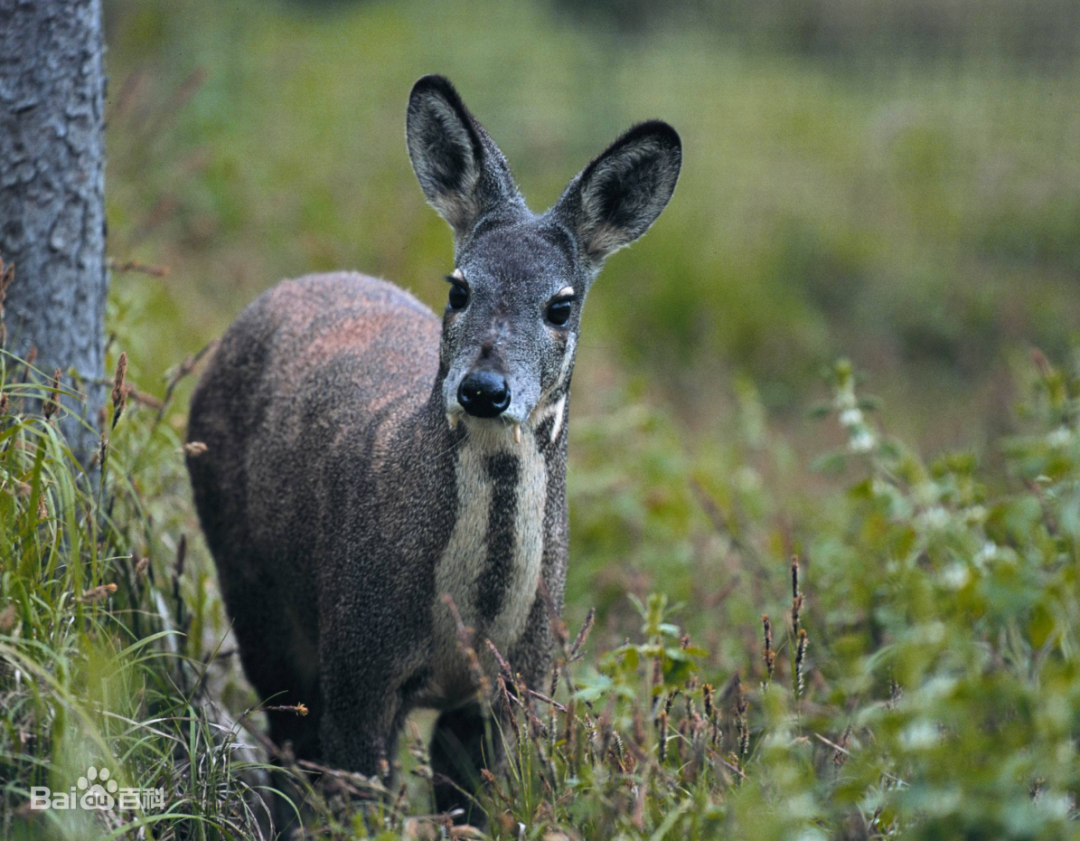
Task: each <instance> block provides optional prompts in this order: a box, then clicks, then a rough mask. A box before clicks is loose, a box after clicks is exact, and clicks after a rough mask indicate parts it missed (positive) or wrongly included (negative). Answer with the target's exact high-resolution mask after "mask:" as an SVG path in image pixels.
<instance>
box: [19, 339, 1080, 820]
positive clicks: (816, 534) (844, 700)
mask: <svg viewBox="0 0 1080 841" xmlns="http://www.w3.org/2000/svg"><path fill="white" fill-rule="evenodd" d="M118 332H119V333H120V334H121V336H122V334H123V331H122V330H119V329H118ZM120 341H122V339H121V340H120ZM112 354H113V356H114V357H117V356H118V355H117V354H116V353H115V345H114V349H113V351H112ZM1078 359H1080V357H1078ZM0 362H2V365H0V394H2V395H4V397H6V408H5V413H4V416H3V420H2V421H0V424H2V425H0V470H2V473H0V477H2V481H0V484H2V486H3V492H2V493H0V529H2V531H0V537H2V542H0V564H2V571H0V698H2V699H3V703H2V704H0V715H2V719H0V721H2V724H3V726H2V727H0V779H2V780H3V788H2V801H0V831H2V832H3V834H4V836H5V837H14V838H39V837H49V838H85V837H109V838H144V837H153V838H258V837H266V836H267V834H269V833H270V832H271V831H272V830H271V829H270V826H271V824H270V817H271V814H272V812H273V811H274V809H275V808H276V807H274V805H273V801H272V799H271V798H270V797H269V792H270V791H271V789H272V788H273V787H274V786H277V787H283V790H284V791H285V793H286V794H287V796H288V797H290V798H291V802H292V803H293V804H295V807H296V811H290V809H289V807H288V806H287V807H286V809H285V810H284V812H278V815H277V816H278V817H279V819H280V818H281V816H282V814H284V815H285V817H286V819H289V816H290V815H291V816H292V819H293V821H294V823H295V821H297V820H300V821H302V822H303V825H304V827H305V831H306V832H308V833H310V834H311V835H312V836H316V837H334V838H351V837H379V838H385V839H390V838H429V837H430V838H436V837H446V836H445V834H446V833H448V832H450V833H451V835H452V837H480V836H481V833H480V832H479V830H475V829H467V828H460V827H457V828H453V829H452V830H451V824H450V823H449V821H448V819H447V818H445V817H442V816H437V815H431V814H430V799H429V794H430V790H429V784H430V781H431V770H430V767H429V766H428V764H427V761H428V760H427V754H426V749H425V747H424V740H423V738H422V737H421V735H420V732H421V731H420V730H418V729H415V728H416V725H413V727H414V730H413V736H412V738H410V739H409V740H408V744H407V746H406V749H405V751H403V754H402V756H401V757H399V758H398V760H397V762H396V763H395V765H396V767H397V769H398V777H397V782H396V783H395V784H394V785H393V786H392V787H391V788H389V789H386V788H383V787H382V785H381V784H380V783H379V782H378V781H375V780H368V779H365V778H362V777H360V776H358V775H355V774H346V773H342V772H338V771H336V770H335V769H329V768H322V767H318V766H311V765H310V764H305V763H301V764H300V765H299V766H297V764H296V763H295V761H294V760H292V759H291V757H290V756H289V755H288V753H287V752H282V751H281V750H280V746H274V745H271V744H269V743H268V741H267V740H266V738H265V736H263V735H262V733H261V729H260V720H259V718H258V714H257V712H256V709H255V702H254V700H253V699H252V697H251V695H250V693H249V691H248V690H246V689H245V688H244V686H243V684H242V681H240V680H239V678H238V676H237V672H236V663H235V660H236V657H235V652H234V651H232V650H231V643H230V642H229V640H228V638H227V619H226V618H225V617H224V615H223V613H222V607H221V603H220V601H219V599H218V597H217V595H216V591H215V589H214V586H213V580H212V575H211V574H210V571H209V564H208V563H207V559H206V556H205V552H204V550H203V549H202V547H201V544H200V543H199V542H198V541H197V540H195V533H194V531H193V521H192V514H191V508H190V503H189V502H188V500H187V493H186V487H185V482H184V479H183V476H182V473H181V468H180V465H181V455H180V453H181V449H182V446H183V445H182V438H181V435H180V434H179V432H178V430H177V429H176V426H177V425H179V424H176V421H175V418H176V417H177V414H176V408H177V407H173V406H172V404H171V402H167V401H166V400H165V399H162V398H154V397H152V396H150V395H148V394H147V393H145V392H144V391H142V390H141V389H139V388H137V387H136V386H135V382H133V380H134V381H137V377H138V365H137V360H132V363H131V365H130V366H128V367H127V368H126V370H122V369H123V368H124V366H123V365H118V372H117V377H116V381H115V383H114V390H113V405H112V407H111V411H110V413H109V414H110V417H104V418H102V419H101V420H102V429H103V430H104V432H103V433H102V435H103V437H102V446H101V449H100V451H99V453H98V455H97V457H96V458H95V459H94V460H93V463H91V464H89V465H86V466H83V465H80V464H79V463H77V462H76V461H75V460H74V459H73V457H72V455H71V453H70V451H69V449H68V448H67V445H66V443H65V441H64V439H63V437H62V436H61V435H60V434H59V432H58V431H57V429H58V424H57V420H58V415H56V414H55V411H53V410H52V409H48V411H49V412H50V416H49V417H48V418H46V417H45V411H46V409H45V406H46V405H47V400H46V401H45V402H43V398H48V397H49V396H50V395H51V394H53V393H54V391H55V389H56V388H57V387H59V388H61V389H64V388H66V386H65V384H64V382H63V380H61V382H60V383H59V384H57V383H56V382H55V381H54V380H53V379H52V378H51V377H49V376H47V375H45V374H43V373H42V372H36V371H34V370H33V369H32V368H29V367H28V366H27V365H26V364H25V362H23V361H21V360H17V359H15V358H13V357H12V356H10V355H9V354H6V353H4V354H3V355H2V356H0ZM193 367H194V360H187V361H185V362H184V363H182V364H180V365H179V366H177V368H176V369H175V370H174V372H173V376H172V380H171V382H170V383H169V384H167V385H166V387H165V389H164V391H165V393H173V392H174V387H173V386H174V385H175V383H176V382H178V380H179V378H180V377H182V376H184V375H186V374H188V373H190V372H191V370H192V369H193ZM1026 377H1027V380H1026V383H1025V387H1026V388H1027V390H1028V392H1029V393H1030V394H1031V399H1030V401H1029V402H1028V403H1027V405H1026V407H1025V409H1024V411H1023V416H1022V420H1021V423H1022V424H1023V425H1024V427H1025V432H1024V434H1023V435H1020V436H1015V437H1010V438H1007V439H1004V440H1002V441H1001V442H1000V446H1001V449H1002V454H1003V458H1004V464H1005V467H1004V470H1003V471H1001V472H988V471H987V470H986V469H985V468H982V467H980V465H979V464H978V462H977V460H976V459H974V458H973V457H972V456H971V455H970V454H967V453H962V452H961V453H957V454H952V455H947V456H944V457H941V458H939V459H936V460H934V461H932V462H930V463H926V462H924V461H923V460H922V459H920V458H919V456H918V455H917V454H916V453H915V452H913V451H912V450H910V449H909V448H907V447H905V446H904V445H903V444H902V443H901V442H899V441H897V440H895V439H893V438H891V437H890V436H888V435H886V434H885V433H884V432H883V431H882V429H881V427H880V425H879V424H878V423H877V422H876V421H875V420H874V414H873V411H874V407H875V406H876V401H874V400H873V399H871V398H867V397H863V396H861V394H860V392H859V391H858V390H857V389H856V378H855V375H854V374H853V372H852V370H851V367H850V365H848V364H847V363H842V364H839V365H837V366H836V367H835V368H834V369H832V371H831V372H830V375H829V382H830V383H831V388H832V396H831V398H830V399H829V401H828V402H827V403H826V404H823V406H822V407H821V411H820V414H821V415H822V416H823V418H824V419H825V420H823V421H822V423H824V424H825V425H824V426H821V427H819V433H818V434H819V436H820V438H821V440H822V441H825V440H832V441H834V442H835V443H836V447H835V448H834V449H832V450H827V451H826V452H825V453H824V455H823V456H822V457H821V458H820V459H818V461H817V462H816V464H815V465H814V468H815V469H816V470H817V471H818V473H819V478H818V479H817V480H815V481H817V482H819V483H820V488H821V489H822V490H821V491H819V492H817V493H815V494H812V495H809V496H807V495H805V492H804V491H801V490H797V489H796V490H792V489H790V488H786V487H785V486H784V482H785V476H788V475H790V474H791V473H792V472H798V471H799V470H801V468H798V467H793V466H792V465H791V464H790V463H787V462H789V461H790V459H789V458H787V457H785V456H784V449H785V448H784V446H783V440H782V438H781V437H779V436H778V435H777V433H776V432H775V431H773V430H772V429H770V427H769V424H768V423H767V422H766V421H765V419H764V415H763V414H762V412H761V410H760V405H759V404H757V403H756V398H755V394H754V392H753V390H752V388H751V387H750V386H749V385H748V384H744V385H743V387H742V388H743V391H744V394H743V399H742V412H741V422H740V429H741V433H740V437H738V438H737V439H736V440H733V441H729V442H728V445H727V446H726V447H725V448H723V449H715V450H710V449H708V448H707V447H703V448H702V449H701V451H700V452H698V453H695V454H693V455H691V454H690V453H688V452H687V451H686V449H685V444H684V443H683V440H684V439H682V438H681V437H680V436H679V435H678V427H677V425H676V424H674V423H673V421H671V420H670V419H669V418H666V417H664V415H663V414H662V413H659V412H657V411H647V410H644V409H639V410H636V411H633V412H629V413H623V414H621V415H612V416H609V417H607V418H606V419H605V418H597V417H593V418H591V419H585V421H584V422H583V423H581V424H579V425H578V426H577V427H575V433H576V434H577V437H578V441H577V443H576V444H575V456H574V464H573V465H572V467H571V475H572V476H574V477H575V478H574V480H573V483H572V487H571V504H572V512H573V516H574V519H575V524H576V526H579V527H580V528H579V531H580V532H581V534H580V536H579V537H578V538H576V539H575V546H574V572H573V575H574V579H573V580H572V582H571V597H570V606H569V609H568V616H567V621H568V623H569V624H564V623H563V622H562V621H561V620H559V619H558V618H557V617H553V618H552V621H553V623H554V627H555V628H556V631H557V634H556V636H557V639H558V641H559V644H558V648H557V652H556V663H555V667H554V670H553V672H552V674H551V676H550V680H549V681H545V685H542V686H525V685H524V684H523V683H522V682H521V678H520V677H519V676H518V675H517V674H516V672H515V671H514V668H513V664H512V663H508V664H505V665H504V667H503V670H502V673H501V674H500V675H499V676H498V679H497V681H496V684H495V686H493V687H490V689H491V690H492V691H491V692H490V693H485V694H484V700H485V703H487V704H488V709H489V711H490V719H489V721H490V728H489V738H491V739H492V740H496V739H497V740H500V741H504V742H505V744H506V747H507V750H508V755H509V759H508V761H507V763H506V765H505V766H504V767H503V768H502V769H499V770H498V771H497V773H495V774H485V775H484V780H483V782H482V785H481V787H480V789H479V791H478V792H477V793H476V796H475V797H476V803H477V806H478V808H479V809H480V810H482V812H483V813H484V814H485V815H486V816H487V830H486V832H487V834H488V835H490V837H493V838H506V839H510V838H520V837H528V838H546V839H556V838H583V839H584V838H588V839H594V838H595V839H600V838H627V839H636V838H641V839H645V838H649V839H662V838H688V839H698V838H701V839H704V838H714V837H718V836H735V837H755V838H777V839H779V838H792V837H799V838H816V837H844V838H879V837H905V838H907V837H911V838H945V837H950V838H951V837H995V838H1036V837H1037V838H1055V837H1061V838H1065V837H1071V836H1072V835H1073V834H1074V832H1073V827H1074V823H1073V820H1074V818H1075V817H1076V816H1077V811H1076V802H1075V797H1076V792H1077V790H1078V786H1080V776H1078V775H1080V763H1078V761H1077V750H1076V736H1077V732H1078V727H1080V721H1078V719H1077V714H1076V710H1077V709H1080V670H1078V668H1077V665H1078V664H1077V652H1078V648H1077V645H1078V642H1080V639H1078V632H1080V607H1078V602H1077V597H1076V594H1077V584H1078V582H1077V569H1078V568H1080V567H1078V565H1077V561H1078V558H1077V550H1078V539H1080V429H1078V412H1080V364H1071V365H1070V366H1069V367H1066V368H1060V369H1059V368H1055V367H1053V366H1052V365H1051V364H1050V363H1049V362H1048V361H1047V360H1046V358H1045V357H1044V356H1042V355H1041V354H1036V355H1035V356H1034V357H1033V361H1032V363H1031V365H1030V366H1029V368H1028V369H1027V373H1026ZM114 421H115V422H114ZM635 444H641V445H642V446H639V447H635V446H634V445H635ZM189 446H190V445H189ZM616 454H621V455H622V457H623V458H624V464H623V465H622V466H621V467H620V469H619V470H618V471H614V470H612V469H611V462H612V459H613V458H614V457H615V455H616ZM627 458H629V460H630V463H629V464H627V463H625V459H627ZM600 500H602V501H600ZM627 532H629V535H627ZM189 536H190V537H189ZM627 537H629V540H627ZM620 556H621V557H622V559H623V561H622V563H621V564H615V563H614V562H613V559H614V558H617V557H620ZM792 556H794V560H793V557H792ZM612 575H616V576H621V577H620V578H616V579H615V582H614V583H613V582H612V579H611V576H612ZM594 599H595V603H596V606H597V608H598V609H597V610H596V611H588V613H587V615H586V612H585V611H584V606H585V605H587V604H588V603H589V602H590V601H593V600H594ZM462 642H463V644H465V645H473V644H480V641H478V640H476V641H474V640H473V639H472V638H471V636H470V634H469V631H468V629H462ZM271 702H272V701H271ZM298 712H301V711H298ZM422 726H423V722H420V727H422ZM271 760H273V761H274V762H275V763H276V764H277V766H278V767H279V768H280V769H283V770H281V771H279V772H278V773H277V774H276V775H275V774H273V773H271V767H270V764H269V763H270V761H271ZM90 767H94V768H97V769H100V768H108V769H109V771H110V773H111V775H112V778H113V779H114V780H116V781H118V782H119V784H120V786H121V787H122V788H141V789H158V788H160V789H162V790H163V798H164V802H163V805H162V806H161V808H160V809H151V810H144V811H133V812H132V811H123V810H120V809H114V810H112V811H98V812H92V811H88V810H83V809H76V810H68V811H61V810H47V811H34V810H31V809H30V808H29V795H30V792H31V789H32V788H33V787H35V786H49V787H50V788H51V789H52V790H54V791H64V790H68V789H69V788H71V787H72V786H73V785H75V781H76V780H77V779H78V778H79V777H80V776H84V775H86V774H87V773H88V769H89V768H90ZM312 771H314V772H317V773H316V775H315V776H314V777H310V778H309V777H308V774H309V773H310V772H312ZM286 780H291V782H285V781H286ZM260 794H261V795H263V796H265V797H266V798H267V799H266V800H263V799H260ZM280 827H281V824H280V823H278V824H277V825H276V828H278V829H280Z"/></svg>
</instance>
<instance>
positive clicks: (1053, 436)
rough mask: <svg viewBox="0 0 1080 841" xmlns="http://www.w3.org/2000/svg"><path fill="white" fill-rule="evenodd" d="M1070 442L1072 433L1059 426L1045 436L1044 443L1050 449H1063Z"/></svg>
mask: <svg viewBox="0 0 1080 841" xmlns="http://www.w3.org/2000/svg"><path fill="white" fill-rule="evenodd" d="M1070 440H1072V432H1071V431H1070V430H1069V428H1068V427H1066V426H1059V427H1058V428H1057V429H1055V430H1054V431H1053V432H1051V433H1050V434H1049V435H1047V436H1046V443H1047V444H1049V445H1050V446H1051V447H1064V446H1065V445H1066V444H1068V443H1069V441H1070Z"/></svg>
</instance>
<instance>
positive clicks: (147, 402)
mask: <svg viewBox="0 0 1080 841" xmlns="http://www.w3.org/2000/svg"><path fill="white" fill-rule="evenodd" d="M128 397H130V398H131V399H132V401H134V402H135V403H138V404H139V405H140V406H146V407H147V408H148V409H154V410H158V409H161V408H162V407H163V406H164V405H165V403H164V402H163V401H161V400H159V399H158V398H156V397H154V395H152V394H147V393H146V392H145V391H139V390H138V389H137V388H133V389H131V390H130V391H129V392H128Z"/></svg>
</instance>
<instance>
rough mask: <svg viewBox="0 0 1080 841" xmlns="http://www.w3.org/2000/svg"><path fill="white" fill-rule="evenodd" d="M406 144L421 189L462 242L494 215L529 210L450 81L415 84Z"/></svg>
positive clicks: (499, 154) (502, 160)
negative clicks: (512, 208)
mask: <svg viewBox="0 0 1080 841" xmlns="http://www.w3.org/2000/svg"><path fill="white" fill-rule="evenodd" d="M405 140H406V143H407V144H408V147H409V157H410V159H411V160H412V165H413V170H414V171H415V172H416V177H417V179H418V180H419V181H420V188H421V189H422V190H423V191H424V195H425V196H426V197H427V200H428V201H429V202H431V205H432V207H434V208H435V209H436V210H437V211H438V212H439V215H440V216H442V218H443V219H445V220H446V221H447V222H449V223H450V227H451V228H453V229H454V234H455V236H457V237H458V238H459V239H461V238H464V237H466V236H467V235H468V233H469V232H470V231H471V230H472V228H473V226H474V225H475V224H476V223H477V222H478V221H479V220H480V219H481V218H482V217H484V216H486V215H487V214H488V213H490V212H491V211H493V210H498V209H499V208H500V207H502V206H504V205H507V204H510V205H515V206H516V205H520V206H524V201H523V200H522V198H521V194H520V193H519V192H518V190H517V187H516V186H515V185H514V179H513V177H512V176H511V174H510V167H509V165H508V164H507V163H506V158H504V157H503V154H502V152H500V151H499V148H498V147H497V146H496V145H495V143H494V141H493V140H492V139H491V138H490V137H489V136H488V133H487V132H486V131H485V130H484V128H483V126H481V125H480V123H478V122H477V121H476V118H474V117H473V115H472V114H470V113H469V110H468V109H467V108H466V107H465V103H463V102H462V101H461V97H460V96H458V92H457V91H456V90H454V86H453V85H452V84H450V81H449V80H448V79H446V78H445V77H443V76H424V77H423V78H422V79H420V81H418V82H417V83H416V84H415V85H413V89H412V93H411V94H410V95H409V109H408V113H407V116H406V120H405Z"/></svg>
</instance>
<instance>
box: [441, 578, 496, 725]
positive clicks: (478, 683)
mask: <svg viewBox="0 0 1080 841" xmlns="http://www.w3.org/2000/svg"><path fill="white" fill-rule="evenodd" d="M442 602H443V604H444V605H446V607H447V609H448V610H449V611H450V615H451V616H452V617H453V618H454V625H455V626H456V627H457V638H458V648H459V649H460V650H461V653H462V654H464V655H465V659H466V661H467V662H468V665H469V675H470V676H471V677H472V681H473V686H475V687H476V691H477V692H478V693H479V695H480V699H481V701H482V704H481V706H482V707H483V708H484V710H487V703H486V702H487V700H488V696H489V695H490V693H491V684H490V683H489V682H488V679H487V676H486V675H485V674H484V670H483V669H482V668H480V658H479V657H478V656H477V654H476V649H475V648H473V644H472V641H473V629H472V628H470V627H468V626H467V625H466V624H465V623H464V622H462V621H461V613H460V612H459V611H458V609H457V605H456V604H454V599H453V597H452V596H451V595H450V594H449V593H446V594H444V595H443V597H442ZM507 668H509V666H507Z"/></svg>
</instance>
